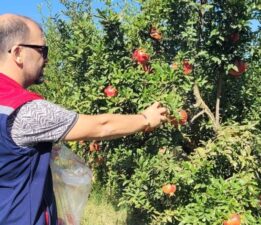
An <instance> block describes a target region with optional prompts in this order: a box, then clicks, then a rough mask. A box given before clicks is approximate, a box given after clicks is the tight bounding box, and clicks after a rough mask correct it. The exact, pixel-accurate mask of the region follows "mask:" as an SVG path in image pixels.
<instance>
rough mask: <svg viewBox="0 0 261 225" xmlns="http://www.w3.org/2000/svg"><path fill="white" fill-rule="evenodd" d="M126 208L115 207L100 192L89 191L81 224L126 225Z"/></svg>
mask: <svg viewBox="0 0 261 225" xmlns="http://www.w3.org/2000/svg"><path fill="white" fill-rule="evenodd" d="M127 217H128V213H127V209H121V208H120V209H117V208H115V206H113V204H112V203H110V202H109V200H108V199H107V198H106V197H105V196H104V195H103V194H102V193H91V195H90V197H89V199H88V202H87V205H86V208H85V210H84V214H83V218H82V221H81V225H127V224H128V223H127Z"/></svg>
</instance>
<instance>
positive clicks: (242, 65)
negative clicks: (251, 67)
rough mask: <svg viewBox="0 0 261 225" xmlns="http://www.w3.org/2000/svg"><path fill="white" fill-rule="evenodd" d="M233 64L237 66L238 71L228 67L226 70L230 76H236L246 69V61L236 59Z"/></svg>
mask: <svg viewBox="0 0 261 225" xmlns="http://www.w3.org/2000/svg"><path fill="white" fill-rule="evenodd" d="M234 65H235V66H236V67H237V69H238V71H236V70H234V69H230V70H229V71H228V74H229V75H231V76H235V77H238V76H240V75H241V74H242V73H244V72H246V70H247V63H246V62H244V61H242V60H236V61H235V63H234Z"/></svg>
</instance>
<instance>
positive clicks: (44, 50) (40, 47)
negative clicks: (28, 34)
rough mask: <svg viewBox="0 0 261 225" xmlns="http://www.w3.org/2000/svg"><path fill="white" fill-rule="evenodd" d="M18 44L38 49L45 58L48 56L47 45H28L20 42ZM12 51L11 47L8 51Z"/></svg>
mask: <svg viewBox="0 0 261 225" xmlns="http://www.w3.org/2000/svg"><path fill="white" fill-rule="evenodd" d="M18 46H22V47H26V48H33V49H37V50H38V52H39V53H40V54H41V55H42V56H43V58H44V59H47V57H48V46H46V45H27V44H19V45H18ZM8 52H9V53H10V52H11V49H10V50H9V51H8Z"/></svg>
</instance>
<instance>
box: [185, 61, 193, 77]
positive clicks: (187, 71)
mask: <svg viewBox="0 0 261 225" xmlns="http://www.w3.org/2000/svg"><path fill="white" fill-rule="evenodd" d="M192 69H193V66H192V65H191V64H190V63H189V60H188V59H184V60H183V73H184V74H185V75H188V74H190V73H192Z"/></svg>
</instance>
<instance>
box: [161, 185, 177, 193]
mask: <svg viewBox="0 0 261 225" xmlns="http://www.w3.org/2000/svg"><path fill="white" fill-rule="evenodd" d="M176 189H177V187H176V185H174V184H164V185H163V186H162V191H163V193H165V194H166V195H169V196H173V195H174V193H175V192H176Z"/></svg>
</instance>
